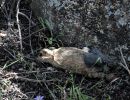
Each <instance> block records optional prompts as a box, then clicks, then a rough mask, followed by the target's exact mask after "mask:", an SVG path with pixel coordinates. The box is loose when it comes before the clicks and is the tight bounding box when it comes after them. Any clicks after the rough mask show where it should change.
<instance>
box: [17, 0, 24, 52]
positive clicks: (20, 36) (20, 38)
mask: <svg viewBox="0 0 130 100" xmlns="http://www.w3.org/2000/svg"><path fill="white" fill-rule="evenodd" d="M20 1H21V0H18V2H17V7H16V9H17V13H16V19H17V26H18V31H19V40H20V49H21V52H22V49H23V44H22V34H21V28H20V23H19V13H20V11H19V5H20Z"/></svg>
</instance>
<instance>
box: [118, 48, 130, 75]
mask: <svg viewBox="0 0 130 100" xmlns="http://www.w3.org/2000/svg"><path fill="white" fill-rule="evenodd" d="M119 50H120V54H121V58H122V61H123V63H120V65H121V66H122V67H123V68H125V69H126V70H127V71H128V73H129V75H130V70H129V68H128V66H127V63H126V60H125V58H124V56H123V53H122V48H121V47H120V46H119Z"/></svg>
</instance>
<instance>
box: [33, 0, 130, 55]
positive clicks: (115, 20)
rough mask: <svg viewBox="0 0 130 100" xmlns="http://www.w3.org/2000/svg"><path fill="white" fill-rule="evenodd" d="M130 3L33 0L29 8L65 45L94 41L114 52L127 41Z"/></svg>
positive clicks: (91, 0)
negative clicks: (47, 23) (46, 21)
mask: <svg viewBox="0 0 130 100" xmlns="http://www.w3.org/2000/svg"><path fill="white" fill-rule="evenodd" d="M129 5H130V3H129V1H128V0H122V1H115V0H111V1H110V0H103V1H101V0H32V3H31V8H32V9H33V11H34V13H35V14H36V16H38V17H42V18H43V19H46V20H48V22H49V24H50V28H51V29H52V31H53V34H54V35H60V36H59V38H60V39H61V40H62V41H63V43H65V44H68V46H84V45H85V44H87V45H88V44H93V45H96V46H100V47H103V48H104V49H105V50H106V51H109V52H110V53H113V51H112V50H114V48H116V47H117V46H118V44H120V45H126V43H127V42H128V41H127V38H128V34H130V33H129V29H130V17H129V16H130V8H129Z"/></svg>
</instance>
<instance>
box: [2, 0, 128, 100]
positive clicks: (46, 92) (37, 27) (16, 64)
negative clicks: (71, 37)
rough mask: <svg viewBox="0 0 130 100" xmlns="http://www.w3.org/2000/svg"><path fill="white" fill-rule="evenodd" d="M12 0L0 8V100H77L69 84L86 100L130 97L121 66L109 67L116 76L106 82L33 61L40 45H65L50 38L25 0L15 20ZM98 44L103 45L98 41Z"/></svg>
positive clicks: (117, 99) (126, 51)
mask: <svg viewBox="0 0 130 100" xmlns="http://www.w3.org/2000/svg"><path fill="white" fill-rule="evenodd" d="M16 1H17V0H16ZM16 1H15V0H13V2H12V1H11V0H8V1H7V0H6V2H5V3H4V5H3V6H2V7H1V8H0V87H1V88H0V99H1V100H9V98H11V100H34V98H35V97H36V96H39V95H40V96H44V98H45V100H80V99H77V98H74V97H73V96H75V95H71V93H70V92H71V89H72V87H73V86H74V87H78V88H80V89H79V90H80V91H81V92H82V94H84V95H85V96H87V99H86V100H129V99H130V77H129V74H128V72H127V71H126V70H125V69H124V68H123V67H122V66H119V65H117V66H111V67H112V70H111V72H112V73H115V74H116V75H117V79H116V80H113V81H110V82H109V81H106V80H104V79H91V78H87V77H84V76H82V75H77V74H72V73H69V72H66V71H64V70H60V69H56V68H55V67H54V66H52V65H50V64H48V63H42V62H39V61H37V59H36V58H37V55H38V52H39V50H41V49H42V48H45V47H51V46H53V47H61V46H66V45H65V44H64V43H63V42H62V41H61V40H60V38H56V37H55V36H53V39H54V40H52V32H51V31H50V30H49V29H48V28H47V27H45V28H43V26H42V24H41V23H40V21H39V20H38V19H37V17H36V16H35V15H34V14H33V12H32V11H31V9H30V7H29V3H28V2H26V0H24V1H22V2H21V3H20V6H19V9H20V12H22V13H24V14H25V15H23V14H19V18H18V19H19V23H18V21H17V17H16V15H17V13H18V11H17V10H18V9H16V5H17V2H16ZM19 25H20V29H19ZM122 31H123V30H122ZM125 31H128V30H125ZM20 32H21V38H22V40H20V34H19V33H20ZM100 38H101V36H100ZM21 42H22V50H21ZM76 45H77V44H76V43H75V44H73V46H76ZM99 46H101V47H102V48H103V47H104V46H103V45H102V44H100V45H99ZM123 54H124V55H125V56H127V55H128V50H127V49H123ZM117 55H120V52H117ZM119 59H120V58H119ZM126 62H127V61H126ZM127 64H128V62H127ZM128 66H129V64H128ZM67 98H69V99H67ZM70 98H71V99H70ZM81 100H85V99H81Z"/></svg>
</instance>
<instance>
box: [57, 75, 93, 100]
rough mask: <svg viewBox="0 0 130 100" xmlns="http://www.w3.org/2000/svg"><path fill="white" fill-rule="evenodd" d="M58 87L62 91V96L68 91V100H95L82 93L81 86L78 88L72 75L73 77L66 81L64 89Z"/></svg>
mask: <svg viewBox="0 0 130 100" xmlns="http://www.w3.org/2000/svg"><path fill="white" fill-rule="evenodd" d="M69 82H70V84H71V85H70V87H69V88H67V87H66V86H67V84H68V83H69ZM56 86H57V87H58V88H59V89H60V90H61V94H64V93H63V92H64V91H67V90H68V91H67V97H66V100H95V99H94V98H93V97H91V96H88V95H86V94H84V93H82V89H81V88H80V86H76V84H75V81H74V76H73V75H72V74H71V77H70V78H68V80H67V81H66V84H65V85H64V87H62V86H59V85H56ZM62 98H63V97H62Z"/></svg>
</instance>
